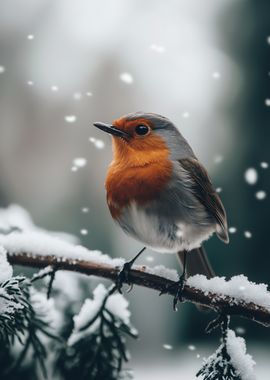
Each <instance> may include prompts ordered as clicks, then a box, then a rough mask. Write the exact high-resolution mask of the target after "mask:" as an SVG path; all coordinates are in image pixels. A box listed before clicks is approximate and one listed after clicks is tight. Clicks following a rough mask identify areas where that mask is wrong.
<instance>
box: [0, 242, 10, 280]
mask: <svg viewBox="0 0 270 380" xmlns="http://www.w3.org/2000/svg"><path fill="white" fill-rule="evenodd" d="M12 275H13V269H12V266H11V265H10V264H9V262H8V261H7V251H6V250H5V248H4V247H2V246H1V245H0V284H1V283H2V282H4V281H7V280H9V279H10V278H11V277H12Z"/></svg>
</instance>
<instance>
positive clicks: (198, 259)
mask: <svg viewBox="0 0 270 380" xmlns="http://www.w3.org/2000/svg"><path fill="white" fill-rule="evenodd" d="M177 255H178V257H179V260H180V263H181V265H182V266H183V262H184V252H181V251H180V252H177ZM186 273H187V277H190V276H194V275H195V274H203V275H205V276H206V277H207V278H211V277H215V272H214V271H213V268H212V266H211V264H210V262H209V260H208V257H207V254H206V251H205V249H204V248H203V247H200V248H195V249H193V250H191V251H190V252H188V253H187V267H186Z"/></svg>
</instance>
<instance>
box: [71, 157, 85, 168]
mask: <svg viewBox="0 0 270 380" xmlns="http://www.w3.org/2000/svg"><path fill="white" fill-rule="evenodd" d="M86 164H87V159H86V158H84V157H77V158H74V160H73V165H74V166H75V167H77V168H83V167H84V166H85V165H86Z"/></svg>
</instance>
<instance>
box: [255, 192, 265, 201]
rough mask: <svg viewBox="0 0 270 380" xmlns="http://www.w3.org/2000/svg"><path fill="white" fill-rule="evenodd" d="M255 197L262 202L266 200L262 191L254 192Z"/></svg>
mask: <svg viewBox="0 0 270 380" xmlns="http://www.w3.org/2000/svg"><path fill="white" fill-rule="evenodd" d="M255 197H256V198H257V199H258V200H259V201H262V200H263V199H265V198H266V192H265V191H264V190H259V191H257V192H256V194H255Z"/></svg>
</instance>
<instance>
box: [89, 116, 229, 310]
mask: <svg viewBox="0 0 270 380" xmlns="http://www.w3.org/2000/svg"><path fill="white" fill-rule="evenodd" d="M94 126H95V127H97V128H99V129H101V130H102V131H104V132H107V133H109V134H111V135H112V141H113V161H112V162H111V164H110V166H109V169H108V173H107V177H106V182H105V187H106V191H107V203H108V207H109V209H110V213H111V215H112V218H113V219H114V220H115V221H116V222H117V223H118V224H119V225H120V227H121V228H122V229H123V231H124V232H125V233H127V234H128V235H130V236H132V237H133V238H135V239H137V240H139V241H140V242H142V243H143V244H144V248H143V249H142V250H141V251H140V252H139V253H138V254H137V255H136V256H135V257H134V258H133V259H132V260H131V261H129V262H127V263H126V264H125V265H124V267H123V268H122V270H121V272H120V274H119V277H118V286H119V290H120V291H121V287H122V284H123V282H124V281H126V280H127V279H128V273H129V271H130V268H131V266H132V264H133V263H134V262H135V260H136V259H137V258H138V257H139V256H140V255H141V254H142V252H143V251H144V250H145V248H146V247H150V248H152V249H153V250H154V251H158V252H162V253H177V255H178V257H179V259H180V262H181V263H182V266H183V273H182V275H181V277H180V278H179V283H178V285H177V288H176V292H175V298H174V308H176V303H177V300H178V299H179V298H180V300H181V292H182V290H183V286H184V281H185V278H186V277H187V276H190V275H194V274H197V273H200V274H204V275H206V276H207V277H208V278H210V277H213V276H214V272H213V270H212V268H211V266H210V264H209V261H208V259H207V256H206V253H205V250H204V249H203V247H202V243H203V242H204V241H205V240H207V239H208V238H209V237H210V236H211V235H212V234H213V233H216V234H217V236H218V237H219V238H220V239H221V240H222V241H223V242H225V243H228V242H229V237H228V228H227V218H226V212H225V209H224V207H223V204H222V202H221V200H220V198H219V196H218V194H217V193H216V191H215V189H214V188H213V185H212V183H211V180H210V178H209V175H208V173H207V171H206V169H205V168H204V167H203V165H202V164H201V163H200V162H199V161H198V159H197V157H196V156H195V154H194V152H193V150H192V149H191V147H190V145H189V144H188V142H187V141H186V140H185V138H184V137H183V136H182V135H181V133H180V132H179V130H178V129H177V128H176V127H175V125H174V124H173V123H172V122H171V121H170V120H169V119H167V118H166V117H163V116H160V115H157V114H154V113H142V112H136V113H131V114H128V115H125V116H122V117H121V118H119V119H117V120H115V121H114V122H113V124H112V125H111V124H105V123H100V122H97V123H94ZM187 256H188V263H187Z"/></svg>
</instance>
